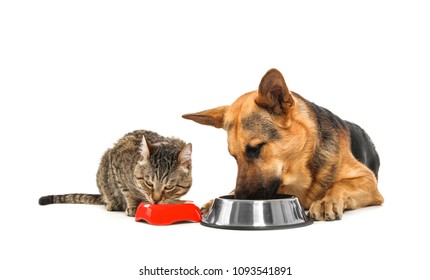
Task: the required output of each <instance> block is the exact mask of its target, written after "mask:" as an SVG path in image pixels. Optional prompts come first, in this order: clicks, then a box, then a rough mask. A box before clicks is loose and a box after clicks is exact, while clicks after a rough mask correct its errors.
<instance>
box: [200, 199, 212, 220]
mask: <svg viewBox="0 0 430 280" xmlns="http://www.w3.org/2000/svg"><path fill="white" fill-rule="evenodd" d="M213 203H214V200H213V199H212V200H210V201H209V202H206V203H205V204H204V205H203V206H202V207H201V208H200V212H201V213H202V215H203V216H207V214H208V213H209V210H210V209H211V207H212V204H213Z"/></svg>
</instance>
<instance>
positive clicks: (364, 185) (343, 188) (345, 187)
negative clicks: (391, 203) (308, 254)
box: [309, 168, 384, 221]
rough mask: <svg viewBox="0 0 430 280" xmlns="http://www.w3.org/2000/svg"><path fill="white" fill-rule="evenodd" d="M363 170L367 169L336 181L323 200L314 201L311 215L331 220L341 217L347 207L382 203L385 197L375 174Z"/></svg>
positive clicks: (352, 207)
mask: <svg viewBox="0 0 430 280" xmlns="http://www.w3.org/2000/svg"><path fill="white" fill-rule="evenodd" d="M363 169H364V168H363ZM366 169H367V168H366ZM362 171H365V172H360V174H361V175H362V176H358V177H353V178H347V179H341V180H338V181H336V182H334V183H333V184H332V185H331V186H330V187H329V188H328V189H327V192H326V194H325V196H324V197H323V198H322V199H321V200H318V201H315V202H314V203H312V205H311V206H310V208H309V213H310V216H311V217H312V218H314V219H315V220H325V221H330V220H335V219H341V218H342V214H343V211H344V210H346V209H356V208H360V207H365V206H369V205H380V204H382V203H383V202H384V199H383V197H382V195H381V194H380V193H379V191H378V189H377V180H376V178H375V176H374V175H373V173H371V171H370V170H362Z"/></svg>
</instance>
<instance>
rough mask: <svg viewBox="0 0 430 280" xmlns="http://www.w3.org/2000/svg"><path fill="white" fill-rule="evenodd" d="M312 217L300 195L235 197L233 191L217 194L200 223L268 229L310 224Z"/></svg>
mask: <svg viewBox="0 0 430 280" xmlns="http://www.w3.org/2000/svg"><path fill="white" fill-rule="evenodd" d="M312 223H313V220H312V219H311V218H310V217H309V216H308V215H306V212H305V211H304V209H303V208H302V206H301V205H300V202H299V200H298V199H297V197H295V196H292V195H276V197H275V198H273V199H266V200H247V199H235V198H234V196H233V195H226V196H221V197H219V198H216V199H215V200H214V202H213V204H212V207H211V209H210V210H209V212H208V213H207V215H206V216H204V217H203V218H202V221H201V224H202V225H204V226H208V227H214V228H221V229H238V230H268V229H284V228H294V227H302V226H307V225H310V224H312Z"/></svg>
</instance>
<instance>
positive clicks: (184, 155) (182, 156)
mask: <svg viewBox="0 0 430 280" xmlns="http://www.w3.org/2000/svg"><path fill="white" fill-rule="evenodd" d="M191 151H192V145H191V143H188V144H187V145H185V147H184V148H182V151H181V152H180V153H179V156H178V162H179V164H180V165H182V166H184V167H186V168H189V167H190V166H191Z"/></svg>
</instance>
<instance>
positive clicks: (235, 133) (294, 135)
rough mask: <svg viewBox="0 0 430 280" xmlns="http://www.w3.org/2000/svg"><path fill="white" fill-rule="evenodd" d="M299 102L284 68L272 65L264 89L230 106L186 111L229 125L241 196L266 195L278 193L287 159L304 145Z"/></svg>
mask: <svg viewBox="0 0 430 280" xmlns="http://www.w3.org/2000/svg"><path fill="white" fill-rule="evenodd" d="M295 103H296V102H295V99H294V97H293V95H292V94H291V93H290V91H289V90H288V87H287V85H286V83H285V80H284V77H283V76H282V74H281V73H280V72H279V71H278V70H276V69H271V70H269V71H268V72H267V73H266V74H265V75H264V77H263V78H262V80H261V82H260V85H259V87H258V91H253V92H249V93H246V94H244V95H242V96H240V97H239V98H238V99H237V100H236V101H235V102H234V103H233V104H231V105H229V106H221V107H217V108H214V109H209V110H205V111H202V112H199V113H194V114H186V115H183V117H184V118H185V119H190V120H193V121H195V122H197V123H200V124H204V125H210V126H214V127H216V128H223V129H224V130H226V131H227V133H228V150H229V152H230V154H231V155H232V156H233V157H234V158H235V159H236V161H237V166H238V174H237V181H236V188H235V197H236V198H242V199H266V198H271V197H273V196H274V195H275V194H276V193H277V191H278V188H279V186H280V185H281V184H282V174H283V172H284V168H288V167H287V166H288V164H286V163H287V162H288V160H289V159H291V158H292V157H294V153H297V150H298V149H300V147H299V146H303V144H302V143H303V142H302V141H304V139H302V138H301V136H302V135H303V133H301V132H300V131H297V130H300V129H301V128H300V125H297V124H295V123H296V122H295V121H294V118H292V117H291V115H292V114H293V113H294V112H293V111H294V109H295Z"/></svg>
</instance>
